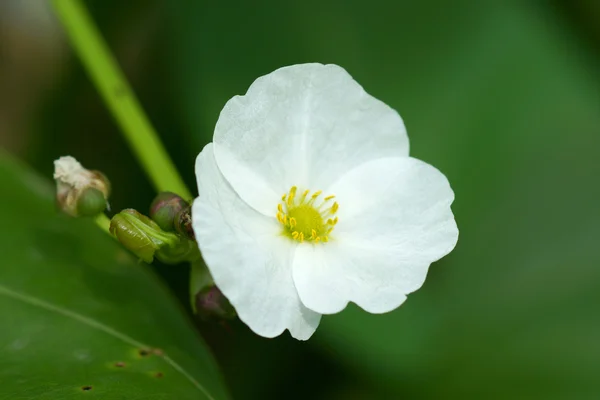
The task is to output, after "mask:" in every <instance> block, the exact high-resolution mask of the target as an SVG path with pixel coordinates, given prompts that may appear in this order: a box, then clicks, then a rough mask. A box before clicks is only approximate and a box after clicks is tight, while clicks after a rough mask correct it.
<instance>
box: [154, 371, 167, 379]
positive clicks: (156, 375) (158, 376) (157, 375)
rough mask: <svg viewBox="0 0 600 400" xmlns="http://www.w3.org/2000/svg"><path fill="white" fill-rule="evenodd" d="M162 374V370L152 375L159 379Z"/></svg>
mask: <svg viewBox="0 0 600 400" xmlns="http://www.w3.org/2000/svg"><path fill="white" fill-rule="evenodd" d="M163 376H165V374H163V373H162V372H157V373H155V374H154V377H155V378H159V379H160V378H162V377H163Z"/></svg>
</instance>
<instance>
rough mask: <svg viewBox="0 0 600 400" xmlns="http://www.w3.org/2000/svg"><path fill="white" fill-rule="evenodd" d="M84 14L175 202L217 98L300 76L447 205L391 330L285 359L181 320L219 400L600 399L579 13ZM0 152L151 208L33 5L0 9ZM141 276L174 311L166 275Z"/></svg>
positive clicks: (595, 102) (111, 9) (593, 203)
mask: <svg viewBox="0 0 600 400" xmlns="http://www.w3.org/2000/svg"><path fill="white" fill-rule="evenodd" d="M86 3H87V5H88V6H89V8H90V11H91V13H92V15H93V17H94V19H95V20H96V22H97V23H98V25H99V27H100V29H101V31H102V33H103V34H104V36H105V37H106V39H107V41H108V43H109V44H110V47H111V48H112V50H113V51H114V53H115V55H116V57H117V59H118V60H119V63H120V64H121V66H122V68H123V69H124V71H125V73H126V75H127V77H128V78H129V80H130V81H131V84H132V86H133V87H134V89H135V91H136V93H137V95H138V97H139V99H140V101H141V103H142V105H143V107H144V109H145V111H146V112H147V114H148V116H149V118H150V120H151V121H152V123H153V124H154V126H155V127H156V129H157V130H158V132H159V133H160V135H161V137H162V139H163V141H164V143H165V145H166V147H167V148H168V150H169V152H170V154H171V155H172V156H173V158H174V161H175V163H176V165H177V167H178V168H179V170H180V171H181V173H182V174H183V176H184V178H185V180H186V182H187V183H188V184H189V185H190V187H192V188H194V189H195V180H194V175H193V165H194V159H195V157H196V155H197V153H198V152H199V151H200V150H201V148H202V147H203V145H204V144H205V143H207V142H208V141H210V139H211V135H212V130H213V127H214V124H215V122H216V120H217V117H218V114H219V111H220V109H221V108H222V106H223V105H224V103H225V102H226V101H227V100H228V99H229V98H230V97H232V96H233V95H236V94H242V93H244V92H245V91H246V89H247V87H248V86H249V85H250V83H251V82H252V81H253V80H254V79H255V78H257V77H258V76H260V75H263V74H266V73H268V72H270V71H272V70H274V69H276V68H278V67H281V66H284V65H289V64H295V63H302V62H313V61H318V62H322V63H336V64H339V65H342V66H343V67H344V68H346V69H347V70H348V71H349V72H350V73H351V74H352V75H353V76H354V77H355V79H356V80H357V81H358V82H360V83H361V84H362V85H363V86H364V87H365V89H366V90H367V91H368V92H370V93H371V94H373V95H374V96H376V97H378V98H380V99H382V100H383V101H385V102H386V103H388V104H390V105H391V106H392V107H394V108H396V109H397V110H399V112H400V113H401V115H402V116H403V118H404V120H405V122H406V125H407V128H408V132H409V136H410V140H411V153H412V155H413V156H415V157H418V158H420V159H423V160H425V161H427V162H429V163H431V164H433V165H435V166H436V167H438V168H439V169H440V170H441V171H443V172H444V173H445V174H446V175H447V176H448V178H449V180H450V182H451V183H452V185H453V188H454V190H455V192H456V201H455V203H454V206H453V210H454V212H455V216H456V219H457V221H458V225H459V228H460V230H461V236H460V240H459V243H458V246H457V248H456V249H455V251H454V252H453V253H451V254H450V255H449V256H447V257H446V258H444V259H443V260H441V261H439V262H437V263H435V264H434V265H433V266H432V267H431V269H430V273H429V277H428V280H427V282H426V284H425V286H424V287H423V288H422V289H421V290H419V291H418V292H416V293H414V294H412V295H410V296H409V298H408V301H407V302H406V303H405V304H404V305H403V306H402V307H400V308H399V309H398V310H396V311H394V312H391V313H389V314H385V315H369V314H367V313H365V312H363V311H361V310H360V309H358V308H357V307H349V308H348V309H347V310H345V311H344V312H342V313H341V314H338V315H335V316H328V317H325V318H324V319H323V321H322V324H321V327H320V328H319V330H318V331H317V333H316V334H315V335H314V337H313V338H312V339H311V340H310V341H308V342H306V343H304V342H297V341H295V340H293V339H291V338H290V337H289V335H287V333H286V334H284V335H283V336H282V337H279V338H277V339H274V340H268V339H263V338H260V337H257V336H255V335H254V334H252V333H251V332H250V331H249V330H248V329H247V328H246V327H245V326H244V325H243V324H241V323H239V322H233V323H228V324H207V323H200V322H199V323H198V327H199V329H200V330H201V332H202V334H203V336H204V337H205V338H206V340H207V341H208V342H209V344H210V346H211V348H212V349H213V351H214V353H215V355H216V357H217V359H218V361H219V364H220V366H221V368H222V372H223V375H224V377H225V380H226V381H227V383H228V386H229V388H230V390H231V393H232V395H233V397H234V398H237V399H270V398H273V399H281V398H285V399H293V398H314V399H373V398H393V399H396V398H398V399H454V398H480V399H483V398H485V399H489V398H499V399H508V398H511V399H512V398H534V399H563V398H564V399H597V398H600V251H599V247H600V206H599V204H600V203H599V201H600V200H599V199H600V69H599V67H600V63H599V56H600V2H598V1H596V0H578V1H569V0H554V1H550V0H548V1H541V0H540V1H528V0H512V1H511V0H471V1H460V0H459V1H443V0H437V1H434V0H430V1H423V2H417V1H407V0H370V1H364V0H363V1H357V0H332V1H322V0H305V1H302V2H291V1H289V2H286V1H279V0H269V1H257V2H241V1H240V2H238V1H225V2H221V1H202V0H129V1H125V2H124V1H117V0H89V1H87V2H86ZM340 140H343V138H340ZM0 145H1V146H2V148H4V149H8V151H9V152H11V153H13V154H16V155H17V156H18V157H19V158H21V159H23V160H25V161H26V162H27V163H29V164H30V165H32V166H33V167H34V168H35V169H36V170H37V171H38V172H39V173H41V174H43V175H45V176H47V177H48V179H50V177H51V173H52V161H53V160H54V159H56V158H57V157H58V156H60V155H64V154H71V155H74V156H76V157H77V158H78V159H79V160H81V161H82V162H83V163H84V165H86V166H88V167H90V168H94V169H100V170H102V171H104V172H105V173H106V174H107V175H108V176H109V177H110V178H111V180H112V183H113V188H114V194H113V197H112V202H111V203H112V207H113V209H114V210H120V209H123V208H127V207H133V208H137V209H138V210H140V211H145V210H146V209H147V207H148V205H149V203H150V201H151V200H152V197H153V195H154V193H153V190H152V188H151V186H150V184H149V182H148V180H147V179H146V177H145V175H144V173H143V171H142V170H141V169H140V167H139V165H138V164H137V163H136V161H135V160H134V158H133V155H132V153H131V151H130V150H129V148H128V147H127V145H126V143H125V142H124V140H123V139H122V137H121V135H120V133H119V131H118V129H117V127H116V125H115V123H114V121H113V120H112V118H111V116H110V114H109V113H108V112H107V110H106V108H105V107H104V105H103V104H102V101H101V99H100V97H99V95H98V93H97V92H96V90H95V89H94V87H93V86H92V84H91V82H90V80H89V79H88V77H87V76H86V74H85V71H84V70H83V69H82V67H81V65H80V63H79V62H78V60H77V59H76V58H75V57H74V55H73V53H72V52H71V51H70V48H69V46H68V44H67V42H66V40H65V37H64V35H63V32H62V30H61V27H60V26H59V25H58V23H57V21H56V20H55V18H54V17H53V15H52V12H51V9H50V7H49V5H48V4H47V2H46V1H44V0H3V1H2V2H0ZM3 195H5V194H4V193H3ZM155 268H156V270H157V272H158V273H159V274H161V275H162V276H163V277H164V279H165V280H166V281H167V282H168V283H169V285H170V287H171V288H172V290H173V291H174V293H175V294H176V295H177V296H178V297H179V298H180V299H181V301H182V303H184V304H185V305H186V306H187V277H188V271H187V268H186V267H185V266H170V267H168V266H163V265H156V266H155Z"/></svg>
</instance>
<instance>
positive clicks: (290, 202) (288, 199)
mask: <svg viewBox="0 0 600 400" xmlns="http://www.w3.org/2000/svg"><path fill="white" fill-rule="evenodd" d="M297 190H298V188H297V187H296V186H292V188H291V189H290V191H289V193H286V194H284V195H283V196H282V197H281V203H279V204H278V205H277V220H278V221H279V223H281V225H283V234H284V235H285V236H288V237H289V238H290V239H292V240H297V241H298V242H300V243H302V242H304V241H305V240H306V241H310V242H313V243H319V242H328V241H329V234H330V233H331V231H333V228H334V227H335V224H337V222H338V218H337V217H335V214H336V213H337V210H338V208H339V205H338V203H337V202H333V204H332V205H331V206H329V204H330V203H331V200H333V198H334V197H335V196H327V197H325V198H324V199H323V200H321V201H319V200H318V199H319V196H321V193H322V192H321V191H320V190H319V191H317V192H314V193H313V194H312V195H310V196H309V194H310V190H305V191H304V192H303V193H302V194H301V195H300V196H296V191H297ZM317 202H318V204H316V203H317Z"/></svg>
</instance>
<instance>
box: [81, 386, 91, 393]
mask: <svg viewBox="0 0 600 400" xmlns="http://www.w3.org/2000/svg"><path fill="white" fill-rule="evenodd" d="M81 390H83V391H84V392H87V391H89V390H92V387H91V386H83V387H82V388H81Z"/></svg>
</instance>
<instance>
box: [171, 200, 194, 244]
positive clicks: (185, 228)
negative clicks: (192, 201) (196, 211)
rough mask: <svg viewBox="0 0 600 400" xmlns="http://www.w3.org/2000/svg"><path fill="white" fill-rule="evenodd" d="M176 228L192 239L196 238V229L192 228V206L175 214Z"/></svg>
mask: <svg viewBox="0 0 600 400" xmlns="http://www.w3.org/2000/svg"><path fill="white" fill-rule="evenodd" d="M174 224H175V230H176V231H177V233H179V234H180V235H182V236H184V237H186V238H188V239H190V240H194V241H195V240H196V236H195V235H194V229H193V228H192V207H191V206H187V207H185V208H184V209H182V210H181V211H179V212H178V213H177V215H176V216H175V221H174Z"/></svg>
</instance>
